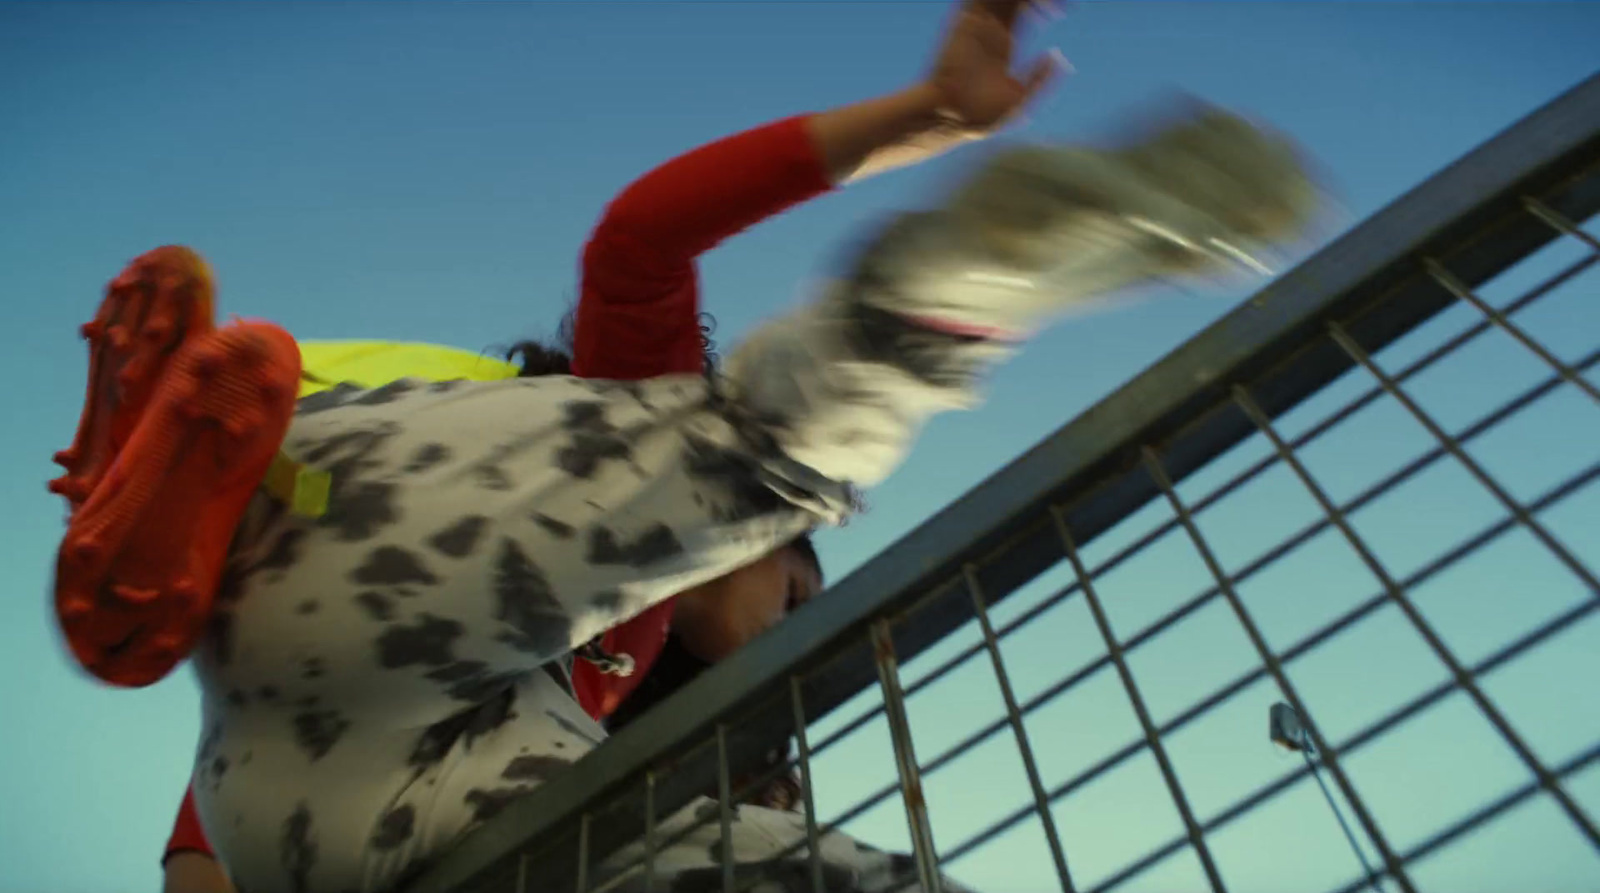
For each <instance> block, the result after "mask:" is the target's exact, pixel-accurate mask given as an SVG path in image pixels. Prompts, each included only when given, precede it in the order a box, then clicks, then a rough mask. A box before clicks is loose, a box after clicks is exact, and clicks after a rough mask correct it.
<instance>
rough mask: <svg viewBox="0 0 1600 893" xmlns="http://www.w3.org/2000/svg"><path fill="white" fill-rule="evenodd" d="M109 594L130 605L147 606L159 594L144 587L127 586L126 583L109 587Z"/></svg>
mask: <svg viewBox="0 0 1600 893" xmlns="http://www.w3.org/2000/svg"><path fill="white" fill-rule="evenodd" d="M111 594H112V595H114V596H116V597H117V598H119V599H121V600H122V601H124V602H127V603H128V604H130V605H148V604H149V603H151V602H153V601H155V600H156V596H158V595H160V594H161V592H160V590H157V589H152V588H148V587H144V586H129V585H128V584H126V583H118V584H116V585H114V586H112V587H111Z"/></svg>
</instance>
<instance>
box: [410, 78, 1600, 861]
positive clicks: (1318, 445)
mask: <svg viewBox="0 0 1600 893" xmlns="http://www.w3.org/2000/svg"><path fill="white" fill-rule="evenodd" d="M1597 209H1600V78H1596V79H1593V80H1591V81H1589V82H1588V83H1585V84H1583V85H1581V86H1579V87H1578V88H1576V89H1574V90H1573V91H1571V92H1570V93H1568V94H1567V95H1565V96H1563V97H1562V98H1560V99H1558V100H1557V101H1555V102H1554V103H1552V104H1551V105H1549V106H1547V107H1546V108H1544V109H1542V110H1540V111H1539V112H1537V113H1535V114H1534V115H1532V116H1530V117H1529V118H1527V119H1525V120H1524V121H1522V122H1521V123H1519V124H1518V125H1516V126H1515V127H1513V128H1511V129H1509V130H1508V131H1506V132H1505V133H1503V134H1501V135H1500V136H1498V137H1496V138H1495V139H1494V140H1492V141H1490V142H1489V143H1487V144H1485V145H1484V146H1482V147H1480V148H1479V149H1477V150H1476V151H1474V152H1473V153H1471V154H1470V155H1469V156H1467V157H1466V158H1464V159H1462V160H1461V161H1460V162H1458V163H1457V164H1455V165H1453V166H1452V167H1450V168H1448V169H1446V170H1445V171H1442V172H1441V173H1439V174H1438V175H1436V176H1435V177H1434V178H1432V179H1430V180H1429V181H1428V182H1427V183H1425V184H1423V185H1422V186H1421V187H1419V188H1418V189H1416V190H1414V191H1413V192H1412V193H1411V194H1409V195H1407V196H1406V197H1404V198H1403V199H1401V200H1400V201H1398V202H1396V203H1395V204H1394V205H1392V206H1390V207H1389V208H1387V209H1385V210H1384V211H1382V212H1380V213H1379V214H1377V215H1375V216H1374V217H1373V218H1372V219H1371V220H1369V221H1367V222H1366V223H1364V224H1362V225H1361V226H1360V227H1357V228H1356V229H1354V230H1353V231H1351V232H1350V233H1348V234H1347V235H1345V236H1344V237H1342V238H1341V239H1339V240H1338V241H1337V242H1335V243H1334V244H1333V245H1331V246H1330V247H1328V248H1327V249H1325V250H1324V251H1322V252H1320V253H1319V254H1318V255H1317V256H1316V257H1314V258H1312V259H1311V260H1309V261H1307V262H1306V263H1305V264H1303V265H1301V266H1300V267H1299V268H1297V269H1296V270H1294V271H1292V272H1290V273H1288V274H1286V275H1284V276H1283V277H1281V278H1280V279H1279V280H1278V281H1277V282H1275V283H1274V284H1273V285H1271V286H1270V287H1268V288H1267V289H1266V290H1264V291H1263V292H1262V293H1260V294H1259V295H1257V296H1256V297H1255V298H1253V299H1252V300H1250V301H1248V302H1246V303H1245V304H1244V305H1242V306H1241V307H1240V308H1239V309H1238V310H1237V311H1235V312H1234V313H1233V314H1231V315H1229V316H1228V317H1227V318H1225V319H1223V320H1222V321H1221V322H1219V323H1217V324H1216V325H1215V326H1213V327H1211V328H1210V329H1208V330H1207V331H1205V332H1203V333H1202V334H1201V335H1199V336H1197V337H1196V338H1195V339H1193V340H1192V341H1191V342H1189V343H1188V344H1186V345H1185V346H1183V347H1182V348H1180V349H1179V350H1178V351H1176V352H1174V354H1172V355H1171V356H1169V357H1168V358H1166V359H1165V360H1163V361H1162V362H1161V363H1159V364H1157V365H1156V366H1154V367H1152V368H1151V369H1150V370H1149V371H1147V372H1146V373H1145V374H1144V375H1142V376H1140V377H1139V378H1138V379H1136V380H1135V381H1133V382H1132V383H1130V384H1129V385H1128V386H1127V387H1125V388H1123V389H1122V390H1121V391H1120V392H1118V393H1116V394H1114V395H1112V396H1111V397H1110V398H1108V399H1107V400H1106V401H1104V402H1103V403H1102V404H1101V405H1099V406H1097V407H1096V408H1094V409H1093V410H1091V411H1090V412H1088V413H1085V414H1084V415H1083V416H1081V417H1080V418H1078V419H1077V420H1074V421H1073V422H1072V423H1071V424H1069V425H1067V426H1066V427H1064V428H1063V429H1061V430H1060V431H1059V432H1057V433H1056V434H1055V435H1053V436H1052V437H1051V438H1049V439H1048V440H1046V441H1045V442H1044V443H1042V444H1041V445H1039V446H1038V447H1036V448H1035V449H1034V450H1032V451H1030V452H1029V453H1028V454H1026V455H1024V456H1023V457H1022V458H1021V459H1019V460H1018V461H1017V462H1015V463H1013V464H1012V465H1011V466H1010V467H1008V468H1007V469H1005V470H1003V471H1002V472H1001V473H999V474H997V475H996V476H995V477H994V478H992V479H991V480H990V481H988V482H986V483H985V484H983V485H982V486H980V487H979V488H977V489H976V490H975V491H973V492H972V493H970V494H968V495H967V496H965V497H963V498H962V499H961V500H960V501H958V502H957V503H956V504H954V505H952V506H951V507H950V508H948V509H946V510H945V511H943V512H941V513H940V514H938V515H936V516H935V517H934V518H932V519H931V520H929V521H928V522H927V523H925V524H924V525H923V526H922V527H921V528H919V529H918V530H917V531H915V532H913V533H912V534H911V535H910V536H908V537H907V538H906V539H905V540H903V541H901V542H900V543H898V544H896V545H894V546H893V547H891V548H890V549H888V550H887V551H886V552H885V553H884V554H882V555H881V556H879V557H878V558H877V559H875V560H874V561H873V562H871V563H869V564H868V565H867V566H865V567H864V568H862V569H861V570H860V571H858V572H857V573H855V574H854V575H852V576H851V577H850V578H849V579H847V580H846V581H844V582H842V583H841V584H840V585H839V586H837V587H835V591H834V592H833V593H831V594H830V595H829V596H828V597H825V598H823V599H821V600H819V601H818V602H817V603H815V604H813V605H810V606H807V607H806V608H805V609H803V610H801V611H800V612H798V613H797V614H796V616H794V617H793V618H791V619H790V620H789V621H788V622H786V624H785V626H784V628H783V630H782V631H781V635H774V636H768V637H767V638H765V639H763V640H762V641H760V642H758V643H756V644H755V645H754V646H753V647H751V648H748V649H746V650H745V651H744V652H741V653H740V654H738V655H736V656H735V657H734V658H733V659H731V660H730V661H728V662H727V663H725V664H724V665H722V666H720V667H718V668H717V669H715V670H714V671H712V672H711V673H709V674H707V676H706V677H703V678H702V679H700V680H697V681H696V682H695V683H693V684H692V685H691V686H689V687H688V689H687V690H686V691H684V692H682V693H680V694H679V695H678V696H676V697H675V698H674V699H673V700H671V701H670V702H669V703H668V704H667V705H665V706H664V707H663V708H662V709H660V710H658V711H656V712H655V713H654V714H652V715H650V716H647V717H646V718H644V719H642V720H641V721H639V722H638V723H637V724H636V725H635V726H634V727H633V728H630V729H629V730H628V731H627V732H626V733H624V734H622V735H619V736H617V737H616V738H615V739H613V740H612V741H610V742H608V743H607V744H606V745H604V746H603V747H602V748H600V749H599V750H597V751H596V752H594V753H592V754H590V755H589V756H588V757H586V758H585V759H584V760H583V761H582V762H581V763H580V764H579V766H578V767H577V768H576V769H575V770H574V771H573V772H572V773H570V774H569V775H568V776H566V777H562V778H558V779H555V780H553V781H551V782H550V783H548V784H547V785H545V787H543V788H541V789H540V790H539V791H538V792H536V793H535V794H534V795H533V796H531V797H529V798H527V800H526V801H525V802H521V803H517V804H514V805H513V806H511V807H508V809H507V810H506V811H505V813H504V814H503V815H501V816H500V817H499V818H497V819H496V820H494V821H493V822H491V823H490V825H489V826H488V827H487V828H485V829H484V830H483V831H481V832H478V833H477V834H475V835H474V836H473V837H472V838H471V839H469V840H468V841H467V842H466V843H465V845H464V846H463V847H462V848H461V850H460V851H459V852H458V853H456V854H455V855H454V856H452V857H451V858H450V859H448V860H447V861H446V862H445V864H443V865H441V866H439V868H438V869H437V870H435V871H434V872H433V873H431V874H430V875H429V876H427V877H425V878H423V879H422V881H421V882H420V883H419V884H417V885H415V886H414V887H413V890H414V893H431V891H442V890H463V891H464V890H472V891H486V893H487V891H494V893H524V891H530V890H540V891H554V890H577V891H580V893H581V891H587V890H604V889H608V888H610V887H613V886H615V885H616V884H617V883H618V881H619V879H621V878H624V877H632V878H635V879H637V878H639V877H641V876H644V877H648V876H651V875H653V874H654V872H655V866H654V864H653V859H652V857H651V856H650V855H649V854H648V853H646V854H645V855H643V856H641V857H639V858H635V859H617V858H609V859H608V858H606V857H607V856H608V855H609V854H611V853H614V852H615V851H616V850H617V849H618V848H619V847H620V846H621V845H623V844H625V843H627V842H629V841H638V840H643V841H645V842H646V844H647V847H646V849H647V850H653V849H658V848H660V847H663V846H666V845H668V844H670V843H671V842H672V840H671V835H670V834H667V833H666V832H665V831H664V830H663V829H662V828H661V827H660V825H659V823H660V820H661V818H662V817H663V816H666V815H668V814H669V813H671V812H673V811H675V810H677V809H678V808H680V807H682V806H683V805H684V804H686V803H688V802H689V801H690V800H691V799H692V798H694V797H695V796H697V795H700V794H703V793H708V792H709V793H711V794H713V795H714V796H719V798H720V803H721V806H720V808H716V809H708V810H706V811H705V812H704V815H703V816H702V822H703V823H706V824H708V825H711V826H715V825H717V824H718V823H719V822H720V823H722V825H723V827H724V828H726V827H727V824H728V822H729V816H730V813H731V810H732V808H733V807H732V806H731V805H730V804H731V803H734V802H738V801H739V800H740V799H741V798H742V796H743V792H742V791H741V790H739V789H738V787H739V786H736V785H735V784H734V783H733V779H739V778H746V777H748V775H749V773H750V772H751V770H752V768H753V767H760V766H763V765H765V763H764V756H765V755H766V754H768V753H769V752H770V751H771V750H772V749H773V748H774V747H779V746H782V745H783V743H784V742H787V741H791V740H792V741H793V742H794V744H795V747H794V749H793V751H792V754H793V757H792V759H791V760H790V761H789V762H788V763H787V764H785V765H783V766H781V767H779V768H778V769H776V770H771V771H768V772H767V773H766V774H765V776H764V777H763V778H758V779H756V782H755V784H759V783H761V782H763V781H766V780H770V779H771V778H772V777H776V775H778V774H780V773H785V772H790V771H798V773H799V777H800V779H801V782H802V792H803V797H802V798H801V800H802V803H801V808H802V809H803V810H804V816H805V826H806V828H807V831H808V833H809V834H810V835H812V836H814V835H816V834H818V833H820V832H824V831H827V830H828V829H831V828H841V829H843V830H845V831H848V832H849V833H851V834H852V835H854V836H856V837H857V838H860V839H864V840H867V841H869V842H871V843H873V844H875V845H877V846H882V847H886V848H891V849H899V850H901V851H903V852H906V853H909V854H911V855H910V858H909V859H908V860H906V863H905V864H906V872H905V874H906V883H907V884H908V885H911V884H916V883H919V882H920V883H921V884H922V885H923V886H924V887H925V888H927V889H936V886H937V884H938V883H939V875H941V874H943V875H946V876H953V877H955V878H957V879H959V880H960V881H962V882H963V883H966V884H968V885H970V886H973V887H976V888H978V889H982V890H985V891H989V893H997V891H1001V890H1017V891H1024V890H1027V891H1034V890H1044V889H1061V890H1066V891H1096V893H1098V891H1109V890H1168V891H1170V890H1198V889H1212V890H1218V891H1221V890H1228V889H1233V890H1271V891H1275V893H1288V891H1298V890H1307V891H1355V890H1358V889H1368V888H1371V889H1381V890H1389V889H1396V890H1402V891H1413V890H1422V889H1450V890H1467V889H1489V888H1494V886H1495V885H1494V883H1490V884H1489V886H1487V887H1486V886H1484V885H1483V884H1481V883H1478V884H1477V886H1476V887H1475V886H1474V883H1475V881H1474V880H1473V879H1475V878H1478V879H1482V878H1490V877H1498V878H1502V879H1504V878H1522V879H1525V881H1526V883H1523V884H1521V885H1520V886H1521V887H1522V888H1525V889H1534V888H1536V887H1537V888H1539V889H1546V887H1544V886H1540V883H1541V881H1540V878H1546V879H1556V880H1553V881H1551V883H1565V884H1569V885H1570V884H1572V883H1579V881H1574V879H1575V878H1577V879H1581V878H1585V877H1587V878H1589V879H1590V880H1591V881H1592V882H1593V883H1591V885H1590V888H1591V889H1593V888H1600V828H1597V818H1596V816H1597V813H1600V768H1596V767H1595V766H1594V764H1595V763H1596V761H1597V760H1600V694H1597V693H1596V688H1597V686H1596V685H1595V682H1594V680H1595V679H1600V620H1597V619H1596V618H1595V617H1594V616H1593V615H1594V614H1595V613H1596V609H1597V608H1600V580H1597V579H1596V574H1597V568H1600V557H1597V553H1600V546H1596V545H1595V544H1596V543H1597V542H1600V536H1597V535H1600V496H1596V494H1595V491H1594V490H1593V489H1592V488H1589V484H1590V483H1591V482H1592V481H1593V480H1594V479H1595V477H1596V476H1597V475H1600V446H1597V444H1600V436H1597V435H1600V405H1597V404H1600V390H1597V389H1596V386H1595V384H1594V383H1593V382H1592V380H1591V379H1589V378H1587V377H1586V375H1587V374H1588V373H1589V371H1590V369H1591V367H1592V366H1593V365H1594V364H1595V363H1596V362H1597V360H1600V301H1597V296H1596V295H1595V285H1596V283H1597V281H1600V279H1597V277H1596V276H1595V275H1594V274H1593V273H1592V272H1590V268H1591V267H1593V266H1594V265H1595V264H1596V263H1597V261H1600V242H1597V241H1596V239H1595V238H1594V236H1592V235H1590V234H1588V233H1586V232H1585V231H1584V230H1583V229H1582V227H1581V225H1580V221H1584V220H1586V219H1587V218H1588V217H1589V216H1590V215H1591V214H1593V213H1594V212H1595V211H1596V210H1597ZM1269 739H1270V740H1269ZM1275 745H1276V746H1275ZM752 786H753V785H752ZM793 855H794V857H795V859H796V861H797V862H799V863H803V864H805V863H807V860H808V857H807V853H806V849H805V847H804V841H802V842H801V845H799V846H798V847H797V848H796V851H795V852H794V854H793ZM808 864H809V870H808V872H807V874H806V876H807V879H808V883H809V884H810V886H807V887H806V889H816V890H819V891H820V890H822V889H824V888H825V887H824V878H823V876H822V873H821V871H820V866H818V865H817V864H816V863H815V862H809V863H808ZM1495 872H1499V873H1498V874H1495ZM758 880H759V878H758V877H756V876H755V875H751V874H748V873H745V872H735V871H733V870H732V868H731V866H730V867H729V870H727V871H726V872H725V873H724V875H723V881H724V884H723V889H725V890H729V891H733V890H739V889H750V888H751V887H752V886H753V884H754V883H756V882H757V881H758ZM1499 888H1500V889H1504V886H1503V884H1501V885H1500V886H1499ZM656 889H665V887H664V886H663V885H660V884H657V885H656ZM1552 889H1553V888H1552ZM1573 889H1577V888H1573Z"/></svg>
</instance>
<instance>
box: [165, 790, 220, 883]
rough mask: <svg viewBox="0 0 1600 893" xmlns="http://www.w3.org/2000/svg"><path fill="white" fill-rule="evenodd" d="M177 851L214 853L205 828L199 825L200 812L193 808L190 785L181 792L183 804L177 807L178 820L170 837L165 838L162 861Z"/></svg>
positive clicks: (192, 793) (177, 852)
mask: <svg viewBox="0 0 1600 893" xmlns="http://www.w3.org/2000/svg"><path fill="white" fill-rule="evenodd" d="M179 853H204V854H206V855H207V856H215V855H216V854H215V853H213V852H212V851H211V844H210V842H208V841H207V840H206V832H205V830H204V829H202V828H201V827H200V814H199V813H197V812H195V809H194V789H193V788H192V787H191V788H189V789H186V790H185V791H184V792H183V804H182V805H181V806H179V807H178V821H177V823H176V824H175V825H173V827H172V837H170V838H168V839H167V851H166V852H165V853H164V854H162V856H161V861H162V863H163V864H164V863H165V862H166V861H167V860H168V859H170V858H172V857H173V856H176V855H177V854H179Z"/></svg>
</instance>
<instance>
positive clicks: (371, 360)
mask: <svg viewBox="0 0 1600 893" xmlns="http://www.w3.org/2000/svg"><path fill="white" fill-rule="evenodd" d="M300 360H301V363H302V365H303V367H304V371H305V375H304V376H303V379H302V381H301V384H300V396H301V397H305V396H307V395H309V394H314V393H317V392H318V391H322V390H326V389H327V388H329V387H331V386H332V385H333V384H335V383H338V382H350V383H352V384H357V385H360V386H361V387H365V388H376V387H382V386H383V385H386V384H388V383H389V382H391V381H397V380H399V379H402V378H422V379H427V380H429V381H446V380H449V379H456V378H465V379H468V380H470V381H499V380H500V379H505V378H515V377H516V375H517V367H515V366H513V365H511V364H510V363H505V362H502V361H500V360H496V359H492V358H490V357H486V356H483V355H482V354H476V353H472V352H470V351H465V350H459V349H457V348H454V347H441V346H439V345H437V344H418V343H412V342H404V341H302V342H300ZM262 487H263V489H265V490H266V491H267V493H268V494H270V495H271V496H272V497H273V498H274V499H276V500H278V501H279V502H282V503H283V504H284V505H286V506H288V507H289V511H291V512H293V513H294V514H296V515H299V516H300V517H303V518H320V517H322V516H323V515H325V514H327V511H328V497H329V494H330V493H331V492H332V490H333V476H332V475H330V474H329V473H328V472H326V471H318V470H316V469H313V468H309V467H307V466H306V465H305V464H304V463H302V462H297V461H295V460H294V459H293V458H291V457H290V456H289V455H288V454H287V453H283V452H279V453H278V455H277V457H276V458H275V459H273V460H272V467H270V468H269V469H267V477H266V480H264V481H263V482H262Z"/></svg>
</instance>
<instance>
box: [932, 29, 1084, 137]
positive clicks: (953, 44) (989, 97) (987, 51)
mask: <svg viewBox="0 0 1600 893" xmlns="http://www.w3.org/2000/svg"><path fill="white" fill-rule="evenodd" d="M1033 5H1034V4H1033V3H1030V2H1029V0H963V2H962V3H961V7H960V9H959V10H958V11H957V13H956V16H955V19H954V21H953V22H952V23H951V25H950V28H949V30H948V31H947V32H946V34H945V38H944V45H943V46H942V47H941V48H940V50H939V54H938V56H937V57H936V59H935V61H934V64H933V70H932V72H930V73H929V75H928V82H929V84H930V85H932V86H933V88H934V89H935V90H937V91H938V93H939V96H940V99H941V105H942V108H941V111H943V112H946V113H947V114H950V115H952V116H954V117H956V118H957V119H958V120H959V121H960V123H961V124H962V125H963V126H964V127H968V128H972V129H973V130H978V131H988V130H993V129H995V128H997V127H999V126H1000V125H1002V124H1004V123H1006V122H1007V121H1009V120H1010V119H1011V118H1013V117H1014V116H1016V115H1017V114H1018V113H1019V112H1021V111H1022V110H1023V109H1024V108H1025V107H1026V106H1027V105H1028V103H1029V102H1031V101H1032V100H1033V99H1034V97H1036V96H1038V95H1039V94H1040V92H1042V91H1043V90H1044V89H1045V87H1047V86H1049V84H1050V82H1051V81H1052V80H1054V79H1055V77H1056V75H1057V74H1058V73H1059V72H1060V70H1061V67H1062V65H1061V63H1062V62H1063V61H1064V60H1061V59H1060V57H1059V56H1058V55H1056V54H1054V53H1047V54H1045V55H1044V56H1043V57H1041V58H1039V59H1036V60H1034V61H1033V63H1032V64H1030V65H1028V66H1026V67H1024V68H1022V69H1021V70H1020V72H1018V73H1013V67H1012V66H1013V61H1014V60H1013V58H1012V57H1013V54H1014V51H1015V47H1014V44H1015V37H1016V31H1017V19H1018V18H1019V17H1020V13H1021V12H1022V11H1023V10H1024V9H1026V8H1029V7H1031V6H1033Z"/></svg>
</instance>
